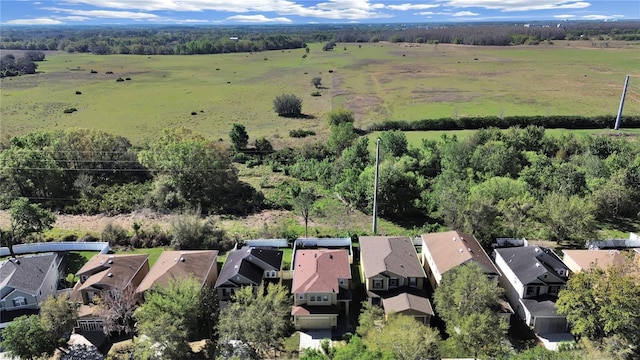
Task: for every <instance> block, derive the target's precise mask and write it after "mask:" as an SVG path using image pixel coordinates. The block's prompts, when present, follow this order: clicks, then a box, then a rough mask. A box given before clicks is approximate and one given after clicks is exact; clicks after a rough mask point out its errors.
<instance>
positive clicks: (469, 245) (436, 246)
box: [422, 230, 500, 290]
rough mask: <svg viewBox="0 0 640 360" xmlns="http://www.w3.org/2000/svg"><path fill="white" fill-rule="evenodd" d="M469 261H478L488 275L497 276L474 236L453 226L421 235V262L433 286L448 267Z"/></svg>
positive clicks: (496, 270)
mask: <svg viewBox="0 0 640 360" xmlns="http://www.w3.org/2000/svg"><path fill="white" fill-rule="evenodd" d="M470 262H475V263H477V264H478V265H479V266H480V268H481V269H482V271H483V272H484V273H485V274H486V275H487V277H489V278H490V279H495V278H497V277H499V276H500V271H499V270H498V268H496V266H495V265H494V263H493V261H491V258H489V256H488V255H487V253H486V252H485V251H484V249H483V248H482V246H480V243H479V242H478V240H477V239H476V238H475V236H473V235H471V234H465V233H462V232H459V231H455V230H454V231H447V232H439V233H431V234H425V235H422V264H423V266H424V267H425V270H426V274H427V278H428V279H429V282H430V283H431V287H432V288H433V289H434V290H435V289H436V288H437V287H438V284H440V282H441V281H442V276H443V275H444V274H445V273H446V272H447V271H449V270H451V269H453V268H455V267H456V266H460V265H464V264H468V263H470Z"/></svg>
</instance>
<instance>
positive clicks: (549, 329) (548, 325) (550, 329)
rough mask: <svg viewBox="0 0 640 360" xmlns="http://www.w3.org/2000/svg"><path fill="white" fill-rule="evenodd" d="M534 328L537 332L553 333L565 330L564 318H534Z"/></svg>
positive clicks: (565, 321)
mask: <svg viewBox="0 0 640 360" xmlns="http://www.w3.org/2000/svg"><path fill="white" fill-rule="evenodd" d="M534 330H535V332H536V333H538V334H553V333H564V332H567V319H565V318H536V320H535V325H534Z"/></svg>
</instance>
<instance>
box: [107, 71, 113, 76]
mask: <svg viewBox="0 0 640 360" xmlns="http://www.w3.org/2000/svg"><path fill="white" fill-rule="evenodd" d="M105 74H107V75H110V74H113V71H107V72H105Z"/></svg>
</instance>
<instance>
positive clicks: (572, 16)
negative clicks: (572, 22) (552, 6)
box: [553, 14, 576, 19]
mask: <svg viewBox="0 0 640 360" xmlns="http://www.w3.org/2000/svg"><path fill="white" fill-rule="evenodd" d="M553 17H554V18H556V19H571V18H574V17H576V16H575V15H569V14H562V15H553Z"/></svg>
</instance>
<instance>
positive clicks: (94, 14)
mask: <svg viewBox="0 0 640 360" xmlns="http://www.w3.org/2000/svg"><path fill="white" fill-rule="evenodd" d="M43 10H49V11H53V12H56V13H67V14H71V15H74V16H84V17H90V18H101V19H132V20H144V19H155V18H157V17H158V15H155V14H150V13H144V12H132V11H113V10H79V9H65V8H58V7H47V8H43Z"/></svg>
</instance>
